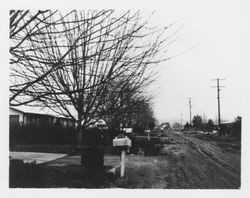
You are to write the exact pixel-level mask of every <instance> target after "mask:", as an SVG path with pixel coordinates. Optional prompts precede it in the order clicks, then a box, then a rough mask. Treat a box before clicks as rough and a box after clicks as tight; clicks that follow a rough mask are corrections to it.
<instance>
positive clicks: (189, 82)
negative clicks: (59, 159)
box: [4, 0, 250, 122]
mask: <svg viewBox="0 0 250 198" xmlns="http://www.w3.org/2000/svg"><path fill="white" fill-rule="evenodd" d="M11 2H12V4H8V6H7V8H8V9H13V8H14V9H45V8H46V9H47V8H51V9H61V10H62V9H73V8H77V9H89V8H97V9H103V8H117V9H131V8H133V9H141V10H157V12H158V13H157V17H158V18H157V22H156V23H158V24H162V25H167V24H169V23H171V22H176V24H177V26H178V25H181V24H184V26H183V27H182V29H181V30H180V31H179V33H178V39H177V41H176V42H175V43H173V44H172V45H171V48H170V51H169V53H168V54H166V56H171V55H176V54H179V53H182V52H185V53H183V54H182V55H179V56H177V57H175V58H173V59H171V60H170V61H168V62H166V63H164V64H162V65H161V67H160V74H159V76H158V78H157V81H156V83H155V84H154V85H153V86H154V87H155V88H156V89H157V92H158V95H157V96H156V97H155V100H154V110H155V116H156V118H157V119H158V120H159V121H170V122H173V121H180V119H181V116H180V114H181V113H182V114H183V122H185V121H188V120H189V107H188V100H187V98H188V97H192V104H193V106H192V115H196V114H200V115H202V116H203V115H204V116H206V118H207V119H209V118H212V119H216V117H217V99H216V97H217V92H216V89H215V88H211V86H214V85H216V82H215V81H211V79H212V78H225V80H224V81H222V82H221V85H225V86H226V87H225V88H223V89H222V91H221V117H222V120H233V119H234V118H235V117H236V116H237V115H242V114H244V112H246V111H247V110H249V104H248V103H247V99H246V98H247V97H246V96H247V95H249V94H248V93H249V88H247V87H248V86H247V84H249V80H248V79H249V75H250V69H249V68H250V67H249V66H250V57H249V51H250V37H249V35H250V29H249V27H250V26H249V25H250V24H249V23H250V12H249V9H248V8H249V5H248V1H243V0H239V1H236V0H209V1H204V0H203V1H201V0H189V1H185V0H183V1H181V0H171V1H170V0H154V1H151V0H150V1H148V0H147V1H141V0H140V1H134V0H126V1H119V3H118V1H109V0H107V1H105V2H104V1H103V2H102V1H101V2H99V3H96V0H93V1H91V2H88V3H87V4H85V3H83V2H82V1H77V2H76V3H75V2H74V4H73V3H72V2H71V1H63V3H60V4H58V3H57V1H53V2H54V3H52V2H51V1H49V0H44V1H41V2H40V4H38V3H36V4H33V3H32V1H11ZM23 2H26V3H23ZM48 2H49V3H48ZM60 2H61V1H60ZM97 2H98V1H97ZM7 11H8V10H7ZM6 21H7V22H6V24H7V25H8V17H7V20H6ZM6 32H7V34H8V29H6ZM6 46H7V47H6V49H7V50H5V51H4V52H5V54H6V57H7V56H8V45H6ZM6 64H8V62H6ZM6 71H7V70H6ZM7 72H8V71H7ZM7 77H8V74H7V75H5V80H7V81H8V79H7ZM6 93H7V94H6V95H8V87H7V88H6Z"/></svg>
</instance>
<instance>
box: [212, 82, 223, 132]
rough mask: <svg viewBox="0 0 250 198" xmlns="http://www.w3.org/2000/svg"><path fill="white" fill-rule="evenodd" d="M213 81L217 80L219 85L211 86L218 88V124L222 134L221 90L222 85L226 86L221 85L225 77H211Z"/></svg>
mask: <svg viewBox="0 0 250 198" xmlns="http://www.w3.org/2000/svg"><path fill="white" fill-rule="evenodd" d="M211 80H213V81H217V85H216V86H211V87H212V88H217V100H218V126H219V134H220V128H221V119H220V91H221V89H220V88H221V87H225V86H220V80H225V79H220V78H217V79H211Z"/></svg>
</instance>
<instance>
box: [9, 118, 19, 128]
mask: <svg viewBox="0 0 250 198" xmlns="http://www.w3.org/2000/svg"><path fill="white" fill-rule="evenodd" d="M10 125H11V126H16V125H19V115H10Z"/></svg>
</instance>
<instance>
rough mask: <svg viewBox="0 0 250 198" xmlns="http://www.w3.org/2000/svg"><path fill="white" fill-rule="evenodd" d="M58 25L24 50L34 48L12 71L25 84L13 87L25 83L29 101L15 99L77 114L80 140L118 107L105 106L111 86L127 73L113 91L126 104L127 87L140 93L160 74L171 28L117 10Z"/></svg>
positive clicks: (85, 13) (84, 14)
mask: <svg viewBox="0 0 250 198" xmlns="http://www.w3.org/2000/svg"><path fill="white" fill-rule="evenodd" d="M58 24H59V25H60V26H59V27H60V28H59V27H57V28H55V26H53V25H52V26H49V27H47V28H45V30H44V31H46V32H45V33H44V34H38V35H35V38H36V39H35V40H33V39H32V40H29V43H28V44H29V45H28V46H27V47H26V48H25V49H26V51H29V49H31V51H32V54H33V55H34V57H33V55H31V56H30V58H29V59H27V60H25V61H24V62H23V63H22V67H20V65H19V67H18V68H14V69H13V70H12V71H13V72H12V75H13V77H14V78H16V79H17V80H18V81H20V82H21V83H20V84H19V85H15V86H13V87H12V86H11V87H10V89H11V91H12V92H13V93H14V96H15V93H16V92H15V90H14V87H21V90H22V92H21V93H22V94H21V95H19V96H24V98H25V99H26V101H20V100H18V99H17V98H15V101H16V103H17V104H18V105H19V104H25V103H27V101H28V102H32V101H36V103H35V104H34V105H38V103H39V105H42V106H46V107H49V108H50V109H51V110H53V111H54V112H55V113H57V114H58V115H63V116H65V117H70V118H72V119H73V120H74V121H75V122H77V125H78V131H79V144H81V139H82V138H81V136H82V131H83V130H84V129H86V128H87V127H88V126H89V125H91V124H93V123H94V122H96V121H97V120H98V119H100V118H102V117H104V116H107V115H110V114H115V113H116V112H119V111H118V110H117V108H114V109H112V108H107V105H105V102H107V94H108V92H109V89H108V88H109V85H111V84H112V83H115V82H117V79H121V78H123V80H122V81H121V82H122V83H120V84H119V83H118V84H117V85H119V86H117V91H116V92H113V94H114V100H115V101H114V102H116V103H117V101H119V102H120V103H122V102H123V101H125V100H126V98H128V97H129V98H131V96H130V95H129V94H128V93H127V92H126V89H127V88H128V87H130V88H131V90H130V91H129V93H131V95H134V96H135V95H136V94H135V93H136V92H137V93H138V90H140V88H142V87H143V86H144V85H145V83H144V82H146V81H145V80H146V79H149V78H150V77H149V76H150V74H154V73H155V67H154V66H155V65H157V64H158V63H160V62H161V61H164V60H165V59H163V58H162V57H161V55H162V53H164V52H165V51H164V50H165V49H166V47H167V45H166V41H167V38H164V32H165V31H166V29H167V28H161V29H160V28H157V27H150V26H149V25H148V18H146V19H144V20H143V17H142V15H141V13H140V12H139V11H137V12H131V11H125V12H123V13H119V14H118V13H116V12H115V11H114V10H104V11H95V10H89V11H79V12H74V14H73V15H71V16H70V17H65V18H64V17H62V18H61V19H60V20H59V22H58ZM55 32H56V33H60V34H54V33H55ZM59 35H60V36H59ZM21 52H23V50H22V51H21ZM33 63H36V64H33ZM37 79H38V80H37ZM34 82H35V83H34ZM126 82H128V83H126ZM147 82H149V81H147ZM129 85H130V86H129ZM131 85H133V86H131ZM24 88H25V89H24ZM17 93H18V92H17ZM132 93H133V94H132ZM19 98H20V97H19ZM130 101H132V100H130ZM30 105H33V104H32V103H30ZM128 106H129V105H128ZM103 107H106V108H103ZM121 107H122V105H121ZM130 108H131V106H130ZM122 109H123V110H124V108H122Z"/></svg>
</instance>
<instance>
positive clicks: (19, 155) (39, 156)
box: [9, 151, 67, 164]
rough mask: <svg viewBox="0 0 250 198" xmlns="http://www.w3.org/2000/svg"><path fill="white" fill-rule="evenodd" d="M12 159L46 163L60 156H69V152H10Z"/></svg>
mask: <svg viewBox="0 0 250 198" xmlns="http://www.w3.org/2000/svg"><path fill="white" fill-rule="evenodd" d="M9 155H10V159H19V160H23V161H24V162H25V163H27V162H28V163H30V162H33V161H35V162H36V163H37V164H42V163H46V162H49V161H52V160H56V159H58V158H62V157H65V156H67V154H58V153H37V152H14V151H11V152H10V154H9Z"/></svg>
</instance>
